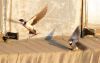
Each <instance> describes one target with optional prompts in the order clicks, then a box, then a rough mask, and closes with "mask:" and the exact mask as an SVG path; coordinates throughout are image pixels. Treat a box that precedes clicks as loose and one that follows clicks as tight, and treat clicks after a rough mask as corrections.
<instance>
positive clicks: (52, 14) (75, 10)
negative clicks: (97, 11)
mask: <svg viewBox="0 0 100 63" xmlns="http://www.w3.org/2000/svg"><path fill="white" fill-rule="evenodd" d="M11 2H12V3H11ZM46 5H47V6H48V10H47V13H46V15H45V17H44V18H43V19H41V20H40V22H39V23H38V24H36V25H35V26H34V28H35V29H36V30H37V33H39V34H38V35H37V36H34V37H45V36H47V35H48V34H49V33H50V32H51V31H52V30H54V29H55V33H54V35H67V36H69V35H71V34H72V32H73V31H74V29H75V28H76V27H77V26H78V25H79V23H80V10H81V1H75V0H7V24H6V28H7V29H6V31H9V21H11V31H12V32H18V33H19V38H20V39H25V38H28V31H27V29H25V28H24V27H23V26H22V25H21V24H19V23H15V22H18V20H19V19H20V18H23V19H25V20H29V19H30V18H31V17H32V16H34V15H35V14H37V13H38V12H39V11H41V9H43V8H44V7H45V6H46ZM3 9H4V7H3ZM4 28H5V26H3V32H5V30H4Z"/></svg>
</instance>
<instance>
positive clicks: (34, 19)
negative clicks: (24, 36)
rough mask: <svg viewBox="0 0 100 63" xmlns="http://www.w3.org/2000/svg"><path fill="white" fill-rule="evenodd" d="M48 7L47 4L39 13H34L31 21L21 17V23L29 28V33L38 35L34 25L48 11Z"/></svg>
mask: <svg viewBox="0 0 100 63" xmlns="http://www.w3.org/2000/svg"><path fill="white" fill-rule="evenodd" d="M47 9H48V7H47V6H45V7H44V8H43V9H42V10H41V11H40V12H39V13H37V14H36V15H34V16H33V17H32V18H31V19H29V21H25V20H24V19H19V21H20V23H21V24H22V25H23V26H24V27H25V28H26V29H27V30H29V34H34V35H37V33H36V30H35V29H34V27H33V26H34V25H35V24H37V23H38V22H39V21H40V20H41V19H42V18H43V17H44V16H45V15H46V12H47Z"/></svg>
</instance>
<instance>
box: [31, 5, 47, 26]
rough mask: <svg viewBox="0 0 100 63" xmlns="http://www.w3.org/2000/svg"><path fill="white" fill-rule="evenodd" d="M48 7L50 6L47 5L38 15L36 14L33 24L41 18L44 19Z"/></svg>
mask: <svg viewBox="0 0 100 63" xmlns="http://www.w3.org/2000/svg"><path fill="white" fill-rule="evenodd" d="M47 9H48V7H47V6H45V7H44V8H43V9H42V10H41V11H40V12H39V13H38V14H37V15H35V16H36V18H35V19H34V20H33V22H32V23H31V25H35V24H36V23H37V22H38V21H39V20H40V19H42V18H43V17H44V16H45V15H46V12H47ZM33 17H34V16H33ZM33 17H32V18H33Z"/></svg>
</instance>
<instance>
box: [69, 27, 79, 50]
mask: <svg viewBox="0 0 100 63" xmlns="http://www.w3.org/2000/svg"><path fill="white" fill-rule="evenodd" d="M79 37H80V30H79V26H78V27H77V28H76V29H75V31H74V32H73V34H72V36H71V37H70V38H69V40H68V42H69V45H70V46H71V47H72V49H73V50H74V49H78V47H77V45H76V44H77V43H78V42H79Z"/></svg>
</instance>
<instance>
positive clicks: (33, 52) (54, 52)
mask: <svg viewBox="0 0 100 63" xmlns="http://www.w3.org/2000/svg"><path fill="white" fill-rule="evenodd" d="M65 38H67V39H68V37H65ZM90 41H91V43H90ZM80 42H81V44H80V46H79V50H76V51H72V50H70V49H69V47H68V42H66V41H64V40H62V37H58V38H56V39H54V38H53V39H52V40H48V41H47V40H44V39H30V40H19V41H14V40H10V41H8V43H4V42H3V43H0V63H100V46H99V45H100V43H99V42H100V39H98V40H97V38H93V37H90V38H88V37H86V38H85V39H81V41H80Z"/></svg>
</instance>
